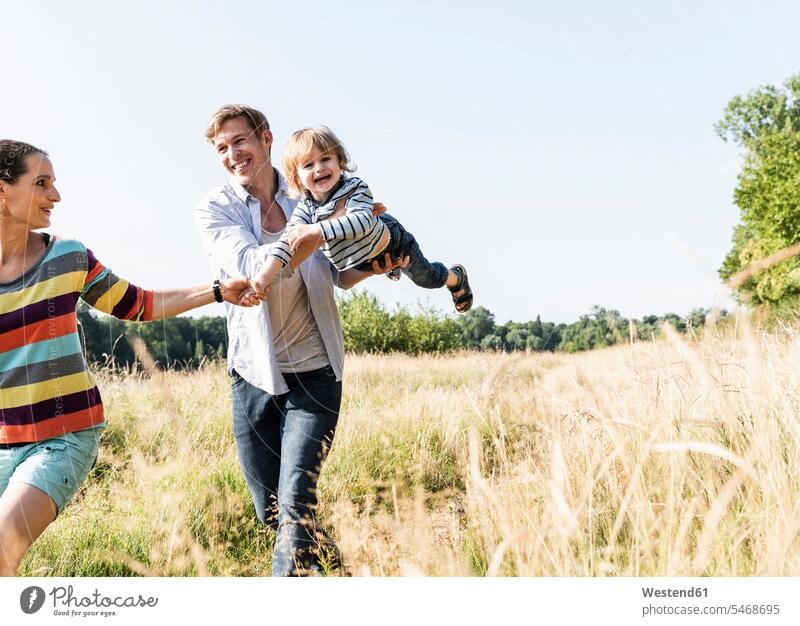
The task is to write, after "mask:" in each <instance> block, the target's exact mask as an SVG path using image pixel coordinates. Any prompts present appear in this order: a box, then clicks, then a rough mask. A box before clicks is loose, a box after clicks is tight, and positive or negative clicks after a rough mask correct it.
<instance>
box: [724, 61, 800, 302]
mask: <svg viewBox="0 0 800 626" xmlns="http://www.w3.org/2000/svg"><path fill="white" fill-rule="evenodd" d="M716 130H717V133H718V134H719V135H720V137H722V139H723V140H725V141H729V140H730V141H733V142H735V143H737V144H738V145H740V146H742V147H743V148H744V149H745V159H744V164H743V167H742V171H741V173H740V174H739V177H738V185H737V187H736V190H735V191H734V201H735V203H736V205H737V206H738V207H739V210H740V211H741V224H739V225H738V226H737V227H736V229H735V230H734V233H733V247H732V249H731V251H730V252H729V253H728V255H727V256H726V258H725V260H724V261H723V263H722V267H721V268H720V270H719V273H720V276H721V277H722V278H723V279H725V280H729V279H730V278H732V277H733V276H734V275H736V274H737V273H738V272H740V271H742V270H743V269H745V268H747V267H748V266H749V265H751V264H752V263H754V262H755V261H758V260H760V259H763V258H764V257H767V256H769V255H771V254H773V253H775V252H777V251H779V250H782V249H784V248H786V247H788V246H790V245H792V244H794V243H796V242H798V241H800V75H797V76H792V77H791V78H789V79H788V80H787V81H786V82H785V83H784V85H783V88H777V87H774V86H763V87H759V88H758V89H755V90H754V91H752V92H750V93H749V94H748V95H747V96H745V97H741V96H736V97H735V98H733V99H732V100H731V101H730V102H729V103H728V106H727V108H726V110H725V115H724V117H723V119H722V121H721V122H720V123H719V124H717V126H716ZM737 297H738V299H739V301H741V302H746V303H749V304H752V305H768V306H769V307H770V308H771V309H774V310H781V309H789V308H792V309H793V308H795V306H796V305H797V304H800V262H799V261H798V259H797V258H796V257H795V258H790V259H787V260H785V261H782V262H780V263H778V264H776V265H774V266H772V267H769V268H767V269H765V270H762V271H760V272H758V273H756V274H754V275H753V276H751V277H750V278H749V279H747V280H746V281H745V282H743V283H742V284H741V285H740V286H739V288H738V293H737Z"/></svg>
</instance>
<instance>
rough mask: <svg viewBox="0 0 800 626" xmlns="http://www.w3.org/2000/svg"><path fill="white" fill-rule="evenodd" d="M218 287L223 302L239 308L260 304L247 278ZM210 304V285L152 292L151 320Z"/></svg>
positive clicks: (223, 283) (211, 287)
mask: <svg viewBox="0 0 800 626" xmlns="http://www.w3.org/2000/svg"><path fill="white" fill-rule="evenodd" d="M219 285H220V294H221V295H222V299H223V300H224V301H225V302H230V303H231V304H238V305H239V306H254V305H256V304H258V303H259V302H261V300H260V299H259V298H257V297H256V295H255V291H254V290H253V289H252V288H251V285H250V281H249V280H248V279H247V278H228V279H226V280H221V281H220V283H219ZM268 292H269V289H267V293H268ZM212 302H214V289H213V285H210V284H206V285H198V286H196V287H183V288H179V289H166V290H163V291H154V292H153V316H152V318H151V319H154V320H160V319H163V318H165V317H173V316H175V315H180V314H181V313H185V312H186V311H191V310H192V309H196V308H197V307H200V306H204V305H206V304H211V303H212Z"/></svg>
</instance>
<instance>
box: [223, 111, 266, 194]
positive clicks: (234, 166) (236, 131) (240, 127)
mask: <svg viewBox="0 0 800 626" xmlns="http://www.w3.org/2000/svg"><path fill="white" fill-rule="evenodd" d="M271 144H272V133H270V131H268V130H265V131H264V132H263V133H262V134H261V136H259V135H258V134H257V133H256V132H255V131H254V130H253V127H252V126H251V125H250V123H249V122H248V121H247V120H246V119H245V118H244V117H234V118H233V119H230V120H226V121H225V122H224V123H223V124H222V126H221V127H220V129H219V132H218V133H217V135H216V136H215V137H214V141H213V145H214V149H215V150H216V151H217V156H219V159H220V162H221V163H222V166H223V167H224V168H225V169H226V170H227V172H228V173H229V174H231V175H232V176H233V177H234V179H236V182H238V183H239V184H240V185H241V186H242V187H248V186H249V185H250V184H251V183H252V182H253V180H254V179H255V178H256V177H258V176H259V175H262V176H263V175H271V174H272V166H271V163H270V158H269V147H270V145H271ZM265 172H266V174H265Z"/></svg>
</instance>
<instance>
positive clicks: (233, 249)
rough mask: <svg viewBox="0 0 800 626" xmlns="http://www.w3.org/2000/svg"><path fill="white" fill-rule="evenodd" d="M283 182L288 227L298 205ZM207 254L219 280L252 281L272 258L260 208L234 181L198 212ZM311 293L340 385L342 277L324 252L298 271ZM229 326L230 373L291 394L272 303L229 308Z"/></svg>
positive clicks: (280, 199)
mask: <svg viewBox="0 0 800 626" xmlns="http://www.w3.org/2000/svg"><path fill="white" fill-rule="evenodd" d="M275 172H276V174H277V176H278V191H277V193H276V194H275V202H276V203H277V204H278V206H280V207H281V209H283V212H284V214H285V215H286V220H287V222H288V221H289V220H290V219H291V215H292V211H293V210H294V207H295V205H296V204H297V201H295V200H292V199H291V198H289V197H288V196H287V195H286V180H285V179H284V177H283V175H282V174H281V173H280V172H278V171H277V170H275ZM194 217H195V223H196V224H197V228H198V230H199V231H200V238H201V239H202V242H203V248H204V249H205V251H206V254H208V256H209V259H210V261H211V270H212V272H213V273H214V275H215V276H216V277H217V278H220V279H224V278H229V277H235V276H247V277H250V278H252V277H253V276H255V275H256V272H257V271H258V269H259V268H260V267H261V265H263V263H264V262H265V261H266V260H267V256H269V253H270V248H271V247H272V246H271V245H270V244H266V245H262V244H261V243H260V238H261V203H260V202H259V201H258V200H257V199H256V198H255V197H254V196H253V195H251V194H250V193H249V192H248V191H247V190H246V189H245V188H244V187H242V186H241V185H240V184H239V183H237V182H236V181H235V180H233V179H231V180H229V181H228V182H227V183H226V184H225V185H223V186H222V187H218V188H216V189H213V190H212V191H211V192H210V193H209V194H208V195H207V196H206V197H205V198H204V199H203V200H202V202H200V204H198V205H197V207H196V208H195V212H194ZM298 271H299V272H300V275H301V276H302V278H303V282H304V283H305V285H306V289H308V302H309V305H310V306H311V312H312V314H313V315H314V320H315V321H316V323H317V327H318V328H319V332H320V335H321V336H322V342H323V344H324V345H325V350H326V352H327V354H328V360H329V361H330V364H331V367H332V368H333V371H334V372H335V373H336V380H341V379H342V368H343V365H344V338H343V337H342V325H341V322H340V320H339V310H338V309H337V308H336V300H335V298H334V296H333V286H334V284H336V285H338V284H339V272H338V270H337V269H336V268H335V267H333V265H331V263H330V261H328V259H327V258H326V257H325V255H324V254H323V253H322V251H320V250H317V251H316V252H315V253H314V254H313V255H312V256H311V257H310V258H309V259H308V260H306V261H305V262H304V263H302V264H301V265H300V267H299V268H298ZM225 316H226V318H227V321H228V372H230V370H231V369H236V371H237V372H238V373H239V374H240V375H241V376H242V378H244V379H245V380H246V381H247V382H249V383H250V384H251V385H254V386H256V387H258V388H259V389H263V390H264V391H266V392H267V393H269V394H272V395H278V394H281V393H286V392H287V391H288V390H289V389H288V387H287V386H286V382H285V381H284V379H283V375H282V374H281V372H280V370H279V369H278V363H277V361H276V359H275V347H274V345H273V340H272V337H273V333H272V329H271V328H270V322H269V313H268V310H267V303H266V302H262V303H261V305H260V306H256V307H252V308H244V307H239V306H234V305H232V304H228V303H227V302H226V303H225Z"/></svg>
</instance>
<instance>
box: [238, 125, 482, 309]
mask: <svg viewBox="0 0 800 626" xmlns="http://www.w3.org/2000/svg"><path fill="white" fill-rule="evenodd" d="M349 161H350V158H349V156H348V154H347V151H346V150H345V149H344V147H343V146H342V143H341V142H340V141H339V138H338V137H337V136H336V135H334V134H333V132H332V131H331V130H330V129H329V128H327V127H326V126H318V127H316V128H304V129H302V130H298V131H297V132H295V133H293V134H292V136H291V138H290V139H289V142H288V143H287V144H286V149H285V150H284V155H283V173H284V176H285V177H286V181H287V183H288V185H289V190H290V193H291V194H292V195H294V196H298V197H301V201H300V202H299V203H298V205H297V207H296V208H295V210H294V213H292V217H291V220H290V221H289V223H288V224H287V228H286V234H285V235H284V236H283V237H281V239H280V240H279V241H278V242H277V243H275V244H274V246H273V251H272V252H271V253H270V256H269V258H268V259H267V262H266V263H265V264H264V266H263V267H262V268H261V271H260V272H259V273H258V275H257V276H255V277H254V281H253V282H254V283H255V287H256V288H257V289H258V290H263V289H265V288H266V286H267V285H269V284H270V283H271V282H272V280H273V279H274V278H275V276H277V275H278V273H280V271H281V270H282V269H283V268H284V267H285V266H286V265H290V266H291V267H293V268H294V267H297V266H298V265H299V264H300V263H302V261H304V260H305V259H307V258H308V257H309V256H310V255H311V254H313V252H314V251H315V250H316V249H317V248H319V247H320V246H322V251H323V252H324V253H325V255H326V256H327V257H328V258H329V259H330V261H331V263H333V265H334V266H335V267H336V268H337V269H339V270H346V269H350V268H352V267H355V268H357V269H361V270H365V271H369V270H370V269H371V268H372V259H374V258H375V257H379V256H380V258H381V259H382V258H383V256H384V254H385V253H386V252H389V253H390V254H391V255H392V258H393V259H399V258H402V257H404V256H408V257H409V258H410V263H409V265H408V266H407V267H406V268H404V269H403V271H404V272H405V273H406V274H407V275H408V277H409V278H411V280H412V281H413V282H414V283H415V284H417V285H419V286H420V287H424V288H426V289H438V288H440V287H444V286H446V287H447V288H448V289H449V290H450V292H451V293H452V297H453V304H454V305H455V308H456V311H458V312H459V313H464V312H466V311H468V310H469V309H470V307H471V306H472V290H471V289H470V286H469V281H468V280H467V271H466V270H465V269H464V267H463V266H461V265H454V266H452V267H451V268H450V269H449V270H448V269H447V268H446V267H445V266H444V265H443V264H442V263H438V262H430V261H428V260H427V259H426V258H425V256H424V255H423V254H422V251H421V250H420V249H419V245H418V244H417V241H416V239H414V236H413V235H412V234H411V233H409V232H408V231H407V230H406V229H405V228H403V226H402V225H401V224H400V222H398V221H397V220H396V219H394V218H393V217H391V216H390V215H387V214H385V213H384V214H382V215H380V216H378V217H375V216H374V215H373V214H372V204H373V202H372V193H371V192H370V190H369V187H367V184H366V183H365V182H364V181H363V180H361V179H360V178H356V177H355V176H353V177H349V178H345V172H352V171H353V168H352V167H351V166H350V164H349ZM390 278H394V279H395V280H397V279H398V278H399V276H396V277H395V276H392V275H391V274H390Z"/></svg>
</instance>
